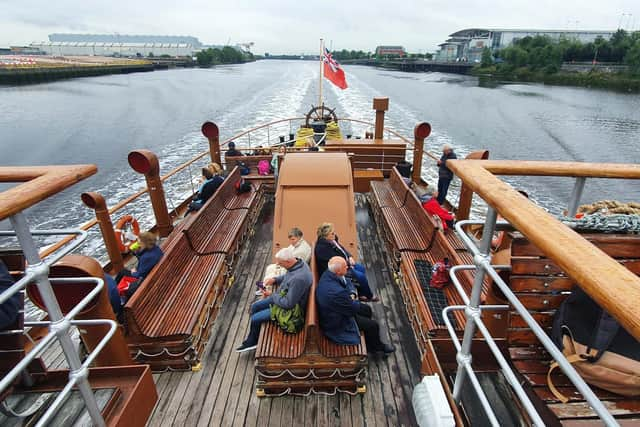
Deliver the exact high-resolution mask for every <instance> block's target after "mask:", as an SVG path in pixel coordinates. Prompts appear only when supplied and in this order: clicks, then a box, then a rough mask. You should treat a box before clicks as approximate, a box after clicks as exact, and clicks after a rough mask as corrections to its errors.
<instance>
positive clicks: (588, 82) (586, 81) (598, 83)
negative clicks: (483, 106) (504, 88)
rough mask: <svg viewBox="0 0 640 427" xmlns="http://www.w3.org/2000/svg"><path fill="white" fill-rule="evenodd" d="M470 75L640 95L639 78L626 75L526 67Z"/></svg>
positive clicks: (481, 69)
mask: <svg viewBox="0 0 640 427" xmlns="http://www.w3.org/2000/svg"><path fill="white" fill-rule="evenodd" d="M554 71H555V70H554ZM471 73H472V74H473V75H475V76H478V77H482V78H489V79H492V80H496V81H509V82H528V83H544V84H548V85H558V86H579V87H589V88H599V89H610V90H616V91H622V92H633V93H640V76H638V75H631V74H626V73H603V72H597V71H591V72H588V73H568V72H564V71H557V72H549V70H547V71H532V70H531V69H530V68H528V67H521V68H516V69H513V70H508V71H507V70H501V69H497V68H496V67H495V66H491V67H478V68H474V69H473V70H472V72H471Z"/></svg>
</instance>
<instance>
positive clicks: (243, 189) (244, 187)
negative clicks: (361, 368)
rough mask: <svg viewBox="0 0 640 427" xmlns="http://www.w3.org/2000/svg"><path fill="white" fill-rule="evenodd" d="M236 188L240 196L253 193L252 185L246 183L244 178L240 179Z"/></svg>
mask: <svg viewBox="0 0 640 427" xmlns="http://www.w3.org/2000/svg"><path fill="white" fill-rule="evenodd" d="M235 187H236V192H237V193H238V194H242V193H248V192H249V191H251V184H250V183H248V182H247V181H245V179H244V178H240V179H239V180H238V182H236V185H235Z"/></svg>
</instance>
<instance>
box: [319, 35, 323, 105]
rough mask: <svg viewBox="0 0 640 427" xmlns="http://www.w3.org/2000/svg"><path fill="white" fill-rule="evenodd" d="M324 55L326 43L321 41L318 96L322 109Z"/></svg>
mask: <svg viewBox="0 0 640 427" xmlns="http://www.w3.org/2000/svg"><path fill="white" fill-rule="evenodd" d="M323 55H324V41H323V40H322V39H320V91H319V95H318V106H320V107H322V104H323V102H322V79H323V78H324V66H323V61H322V56H323Z"/></svg>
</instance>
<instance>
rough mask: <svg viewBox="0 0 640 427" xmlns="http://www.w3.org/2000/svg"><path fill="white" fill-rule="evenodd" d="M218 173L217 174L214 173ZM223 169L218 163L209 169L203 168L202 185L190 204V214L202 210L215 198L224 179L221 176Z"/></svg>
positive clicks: (211, 165) (212, 164) (188, 210)
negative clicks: (208, 201)
mask: <svg viewBox="0 0 640 427" xmlns="http://www.w3.org/2000/svg"><path fill="white" fill-rule="evenodd" d="M214 171H216V172H214ZM221 171H222V168H220V166H219V165H218V164H217V163H211V164H210V165H209V166H208V167H206V168H202V184H200V188H198V191H197V192H196V194H195V195H194V196H193V200H191V203H189V208H188V209H187V214H188V213H189V212H193V211H197V210H200V208H201V207H202V206H204V204H205V203H206V202H207V200H209V199H210V198H211V196H213V195H214V194H215V192H216V190H217V189H218V188H219V187H220V186H221V185H222V182H223V181H224V178H222V177H221V176H220V175H219V174H220V172H221Z"/></svg>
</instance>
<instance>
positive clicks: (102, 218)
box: [80, 192, 124, 273]
mask: <svg viewBox="0 0 640 427" xmlns="http://www.w3.org/2000/svg"><path fill="white" fill-rule="evenodd" d="M80 198H81V199H82V202H83V203H84V204H85V206H87V207H88V208H90V209H93V210H94V211H95V213H96V219H97V220H98V224H99V225H100V232H101V233H102V240H104V246H105V247H106V248H107V254H108V255H109V260H110V261H111V268H112V271H115V272H116V273H117V272H119V271H120V270H122V269H123V268H124V261H123V260H122V254H121V253H120V249H119V248H118V240H117V238H116V233H115V231H114V229H113V223H112V222H111V216H110V215H109V209H107V203H106V202H105V200H104V197H102V195H101V194H100V193H94V192H89V193H82V195H81V196H80Z"/></svg>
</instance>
